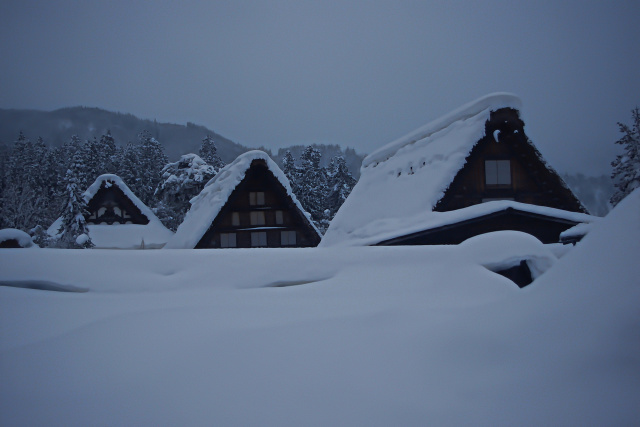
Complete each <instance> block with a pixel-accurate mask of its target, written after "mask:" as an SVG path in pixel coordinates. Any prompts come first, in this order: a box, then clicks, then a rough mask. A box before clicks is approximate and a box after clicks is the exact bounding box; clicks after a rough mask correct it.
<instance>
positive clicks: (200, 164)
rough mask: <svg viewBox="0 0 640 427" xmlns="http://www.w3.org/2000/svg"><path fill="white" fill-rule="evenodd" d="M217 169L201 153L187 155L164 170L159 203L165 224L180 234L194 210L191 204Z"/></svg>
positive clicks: (159, 216) (159, 191) (158, 212)
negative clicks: (189, 213) (184, 220)
mask: <svg viewBox="0 0 640 427" xmlns="http://www.w3.org/2000/svg"><path fill="white" fill-rule="evenodd" d="M215 172H216V171H215V169H214V167H213V166H212V165H208V164H207V163H206V162H205V161H204V160H203V159H201V158H200V157H199V156H198V155H197V154H193V153H192V154H185V155H183V156H181V157H180V160H178V161H177V162H173V163H168V164H167V165H166V166H165V167H164V168H163V169H162V182H161V183H160V185H159V186H158V189H157V190H156V198H157V199H158V200H159V202H158V206H157V208H156V210H155V211H156V215H157V216H158V218H160V220H161V221H162V222H163V224H164V225H165V226H166V227H167V228H169V229H170V230H172V231H176V230H177V228H178V226H179V225H180V224H181V223H182V220H183V219H184V216H185V215H186V214H187V211H188V210H189V208H190V207H191V205H190V203H189V201H190V200H191V199H192V198H193V197H195V196H197V195H198V194H200V191H202V189H203V188H204V186H205V184H206V183H207V182H208V181H209V180H210V179H211V178H213V177H214V176H215Z"/></svg>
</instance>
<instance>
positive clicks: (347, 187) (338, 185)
mask: <svg viewBox="0 0 640 427" xmlns="http://www.w3.org/2000/svg"><path fill="white" fill-rule="evenodd" d="M327 174H328V176H329V194H328V196H327V201H326V208H327V209H329V213H330V214H329V221H330V220H331V219H333V217H334V216H335V215H336V212H338V209H340V206H342V204H343V203H344V201H345V200H347V197H348V196H349V194H351V190H353V187H354V186H355V185H356V180H355V178H354V177H353V176H351V172H349V168H348V167H347V162H346V161H345V160H344V157H342V156H335V157H333V158H332V159H331V163H329V167H328V168H327Z"/></svg>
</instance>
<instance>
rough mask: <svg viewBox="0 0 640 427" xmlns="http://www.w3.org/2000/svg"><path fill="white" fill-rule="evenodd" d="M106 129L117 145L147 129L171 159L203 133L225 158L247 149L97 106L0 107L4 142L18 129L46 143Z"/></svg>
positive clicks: (193, 147) (191, 128)
mask: <svg viewBox="0 0 640 427" xmlns="http://www.w3.org/2000/svg"><path fill="white" fill-rule="evenodd" d="M108 130H110V131H111V135H112V136H113V138H114V139H115V141H116V143H117V144H119V145H121V146H122V145H125V144H126V143H127V142H129V141H132V142H137V141H138V134H139V133H140V132H142V131H143V130H148V131H149V132H151V134H152V135H153V136H154V137H155V138H156V139H157V140H158V141H160V142H161V143H162V145H163V146H164V147H165V152H166V154H167V156H168V157H169V159H172V160H176V159H177V158H178V157H179V156H180V155H182V154H186V153H192V152H195V153H197V152H198V149H199V147H200V143H201V142H202V139H203V138H204V137H205V136H207V135H211V136H212V137H213V138H214V140H215V143H216V146H217V148H218V153H219V155H220V157H222V159H223V160H224V161H225V162H230V161H232V160H234V159H235V158H236V157H237V156H238V155H240V154H242V153H244V152H245V151H248V150H249V149H250V148H248V147H244V146H242V145H240V144H237V143H235V142H233V141H231V140H230V139H228V138H225V137H223V136H222V135H219V134H217V133H216V132H214V131H212V130H210V129H207V128H206V127H204V126H199V125H195V124H193V123H187V124H186V125H179V124H173V123H159V122H157V121H155V120H145V119H140V118H138V117H136V116H134V115H132V114H123V113H115V112H111V111H106V110H102V109H100V108H88V107H70V108H61V109H59V110H55V111H38V110H7V109H0V142H3V143H5V144H7V145H10V144H12V143H13V142H14V141H15V140H16V139H17V137H18V134H19V133H20V131H22V132H23V133H24V135H25V136H26V137H27V138H29V139H30V140H32V141H35V140H36V139H37V138H38V137H42V139H43V140H44V142H45V143H46V144H48V145H50V146H53V147H57V146H59V145H62V144H63V143H64V142H65V141H68V140H69V138H71V136H72V135H78V136H79V137H80V139H82V140H85V139H90V138H94V137H95V138H100V136H101V135H102V134H105V133H106V132H107V131H108Z"/></svg>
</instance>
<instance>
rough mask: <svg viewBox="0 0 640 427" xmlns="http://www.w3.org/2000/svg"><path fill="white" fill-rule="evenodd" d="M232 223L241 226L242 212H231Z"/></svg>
mask: <svg viewBox="0 0 640 427" xmlns="http://www.w3.org/2000/svg"><path fill="white" fill-rule="evenodd" d="M231 225H232V226H234V227H239V226H240V212H231Z"/></svg>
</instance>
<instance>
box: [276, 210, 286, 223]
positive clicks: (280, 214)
mask: <svg viewBox="0 0 640 427" xmlns="http://www.w3.org/2000/svg"><path fill="white" fill-rule="evenodd" d="M276 224H284V213H283V212H282V211H276Z"/></svg>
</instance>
